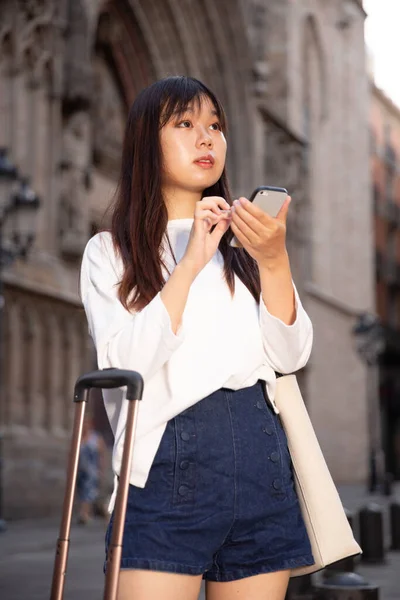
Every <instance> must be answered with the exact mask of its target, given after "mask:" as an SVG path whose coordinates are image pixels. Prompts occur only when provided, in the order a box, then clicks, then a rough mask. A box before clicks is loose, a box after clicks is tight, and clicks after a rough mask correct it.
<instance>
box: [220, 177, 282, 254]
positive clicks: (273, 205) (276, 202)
mask: <svg viewBox="0 0 400 600" xmlns="http://www.w3.org/2000/svg"><path fill="white" fill-rule="evenodd" d="M287 196H288V193H287V190H285V188H281V187H272V186H270V185H261V186H260V187H258V188H256V189H255V190H254V192H253V193H252V195H251V196H250V198H249V200H250V202H253V204H255V205H256V206H259V207H260V208H261V209H262V210H263V211H265V212H266V213H267V214H269V215H270V216H271V217H276V215H277V214H278V212H279V211H280V209H281V208H282V206H283V203H284V202H285V200H286V198H287ZM230 245H231V246H233V247H234V248H242V244H241V243H240V242H239V240H238V239H236V238H235V237H233V238H232V240H231V242H230Z"/></svg>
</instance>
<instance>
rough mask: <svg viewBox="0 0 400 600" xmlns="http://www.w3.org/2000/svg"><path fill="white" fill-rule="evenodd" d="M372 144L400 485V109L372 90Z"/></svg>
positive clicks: (382, 370) (393, 453)
mask: <svg viewBox="0 0 400 600" xmlns="http://www.w3.org/2000/svg"><path fill="white" fill-rule="evenodd" d="M371 92H372V93H371V96H372V100H371V108H370V140H371V170H372V180H373V200H374V214H375V249H376V260H375V265H376V270H375V272H376V307H377V314H378V315H379V317H380V320H381V323H382V325H383V334H384V341H385V343H384V352H383V354H382V355H381V357H380V361H379V367H378V368H379V383H380V386H379V397H380V406H381V411H382V436H383V448H384V451H385V457H386V470H387V471H388V472H389V473H392V474H393V475H394V477H395V478H396V479H400V371H399V364H400V109H399V108H398V107H397V106H395V105H394V104H393V102H391V100H390V99H389V98H387V97H386V96H385V94H384V93H383V92H382V91H381V90H380V89H378V88H377V87H376V86H375V85H374V84H371Z"/></svg>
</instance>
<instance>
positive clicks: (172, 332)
mask: <svg viewBox="0 0 400 600" xmlns="http://www.w3.org/2000/svg"><path fill="white" fill-rule="evenodd" d="M120 279H121V264H120V262H119V261H118V260H117V258H116V256H115V253H114V250H113V246H112V239H111V235H110V234H108V233H103V234H98V235H97V236H95V237H94V238H92V239H91V240H90V241H89V242H88V244H87V246H86V249H85V252H84V255H83V259H82V266H81V296H82V302H83V305H84V308H85V312H86V316H87V319H88V324H89V333H90V335H91V336H92V338H93V341H94V344H95V346H96V351H97V360H98V366H99V368H100V369H103V368H107V367H115V368H120V369H133V370H136V371H138V372H139V373H140V374H141V375H142V377H144V378H148V377H151V375H152V374H154V373H155V372H156V371H157V370H158V369H160V368H161V367H162V366H163V365H164V364H165V362H166V361H167V360H168V359H169V358H170V357H171V355H172V354H173V352H174V351H175V350H176V349H177V348H178V347H179V346H180V345H181V343H182V342H183V339H184V327H183V326H182V325H181V321H182V315H183V311H184V308H185V305H186V301H187V297H188V293H189V289H190V284H191V281H192V276H191V271H190V269H188V270H186V269H185V267H184V266H183V267H182V266H181V267H180V268H177V269H175V271H174V272H173V274H172V275H171V277H170V278H169V280H168V281H167V282H166V284H165V286H164V288H163V290H162V292H159V293H158V294H157V295H156V296H155V297H154V298H153V300H152V301H151V302H150V303H149V304H148V305H147V306H146V307H145V308H144V309H143V310H141V311H140V312H137V313H132V312H130V311H128V310H126V309H125V308H124V307H123V306H122V304H121V302H120V300H119V298H118V283H119V281H120Z"/></svg>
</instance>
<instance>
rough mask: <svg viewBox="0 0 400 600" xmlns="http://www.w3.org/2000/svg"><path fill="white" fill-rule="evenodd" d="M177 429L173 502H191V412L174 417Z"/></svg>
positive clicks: (193, 477)
mask: <svg viewBox="0 0 400 600" xmlns="http://www.w3.org/2000/svg"><path fill="white" fill-rule="evenodd" d="M175 426H176V429H177V438H176V442H177V448H176V451H177V455H176V460H177V462H176V466H177V469H176V472H175V477H174V502H175V503H178V504H180V503H185V504H187V503H192V502H193V501H194V491H195V486H196V451H197V440H196V429H195V421H194V419H193V417H192V415H191V412H190V411H188V412H185V413H183V414H180V415H177V417H175Z"/></svg>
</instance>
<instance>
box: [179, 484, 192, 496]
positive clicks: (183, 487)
mask: <svg viewBox="0 0 400 600" xmlns="http://www.w3.org/2000/svg"><path fill="white" fill-rule="evenodd" d="M189 491H190V490H189V488H188V487H187V485H181V486H179V489H178V494H179V495H180V496H186V494H187V493H188V492H189Z"/></svg>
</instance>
